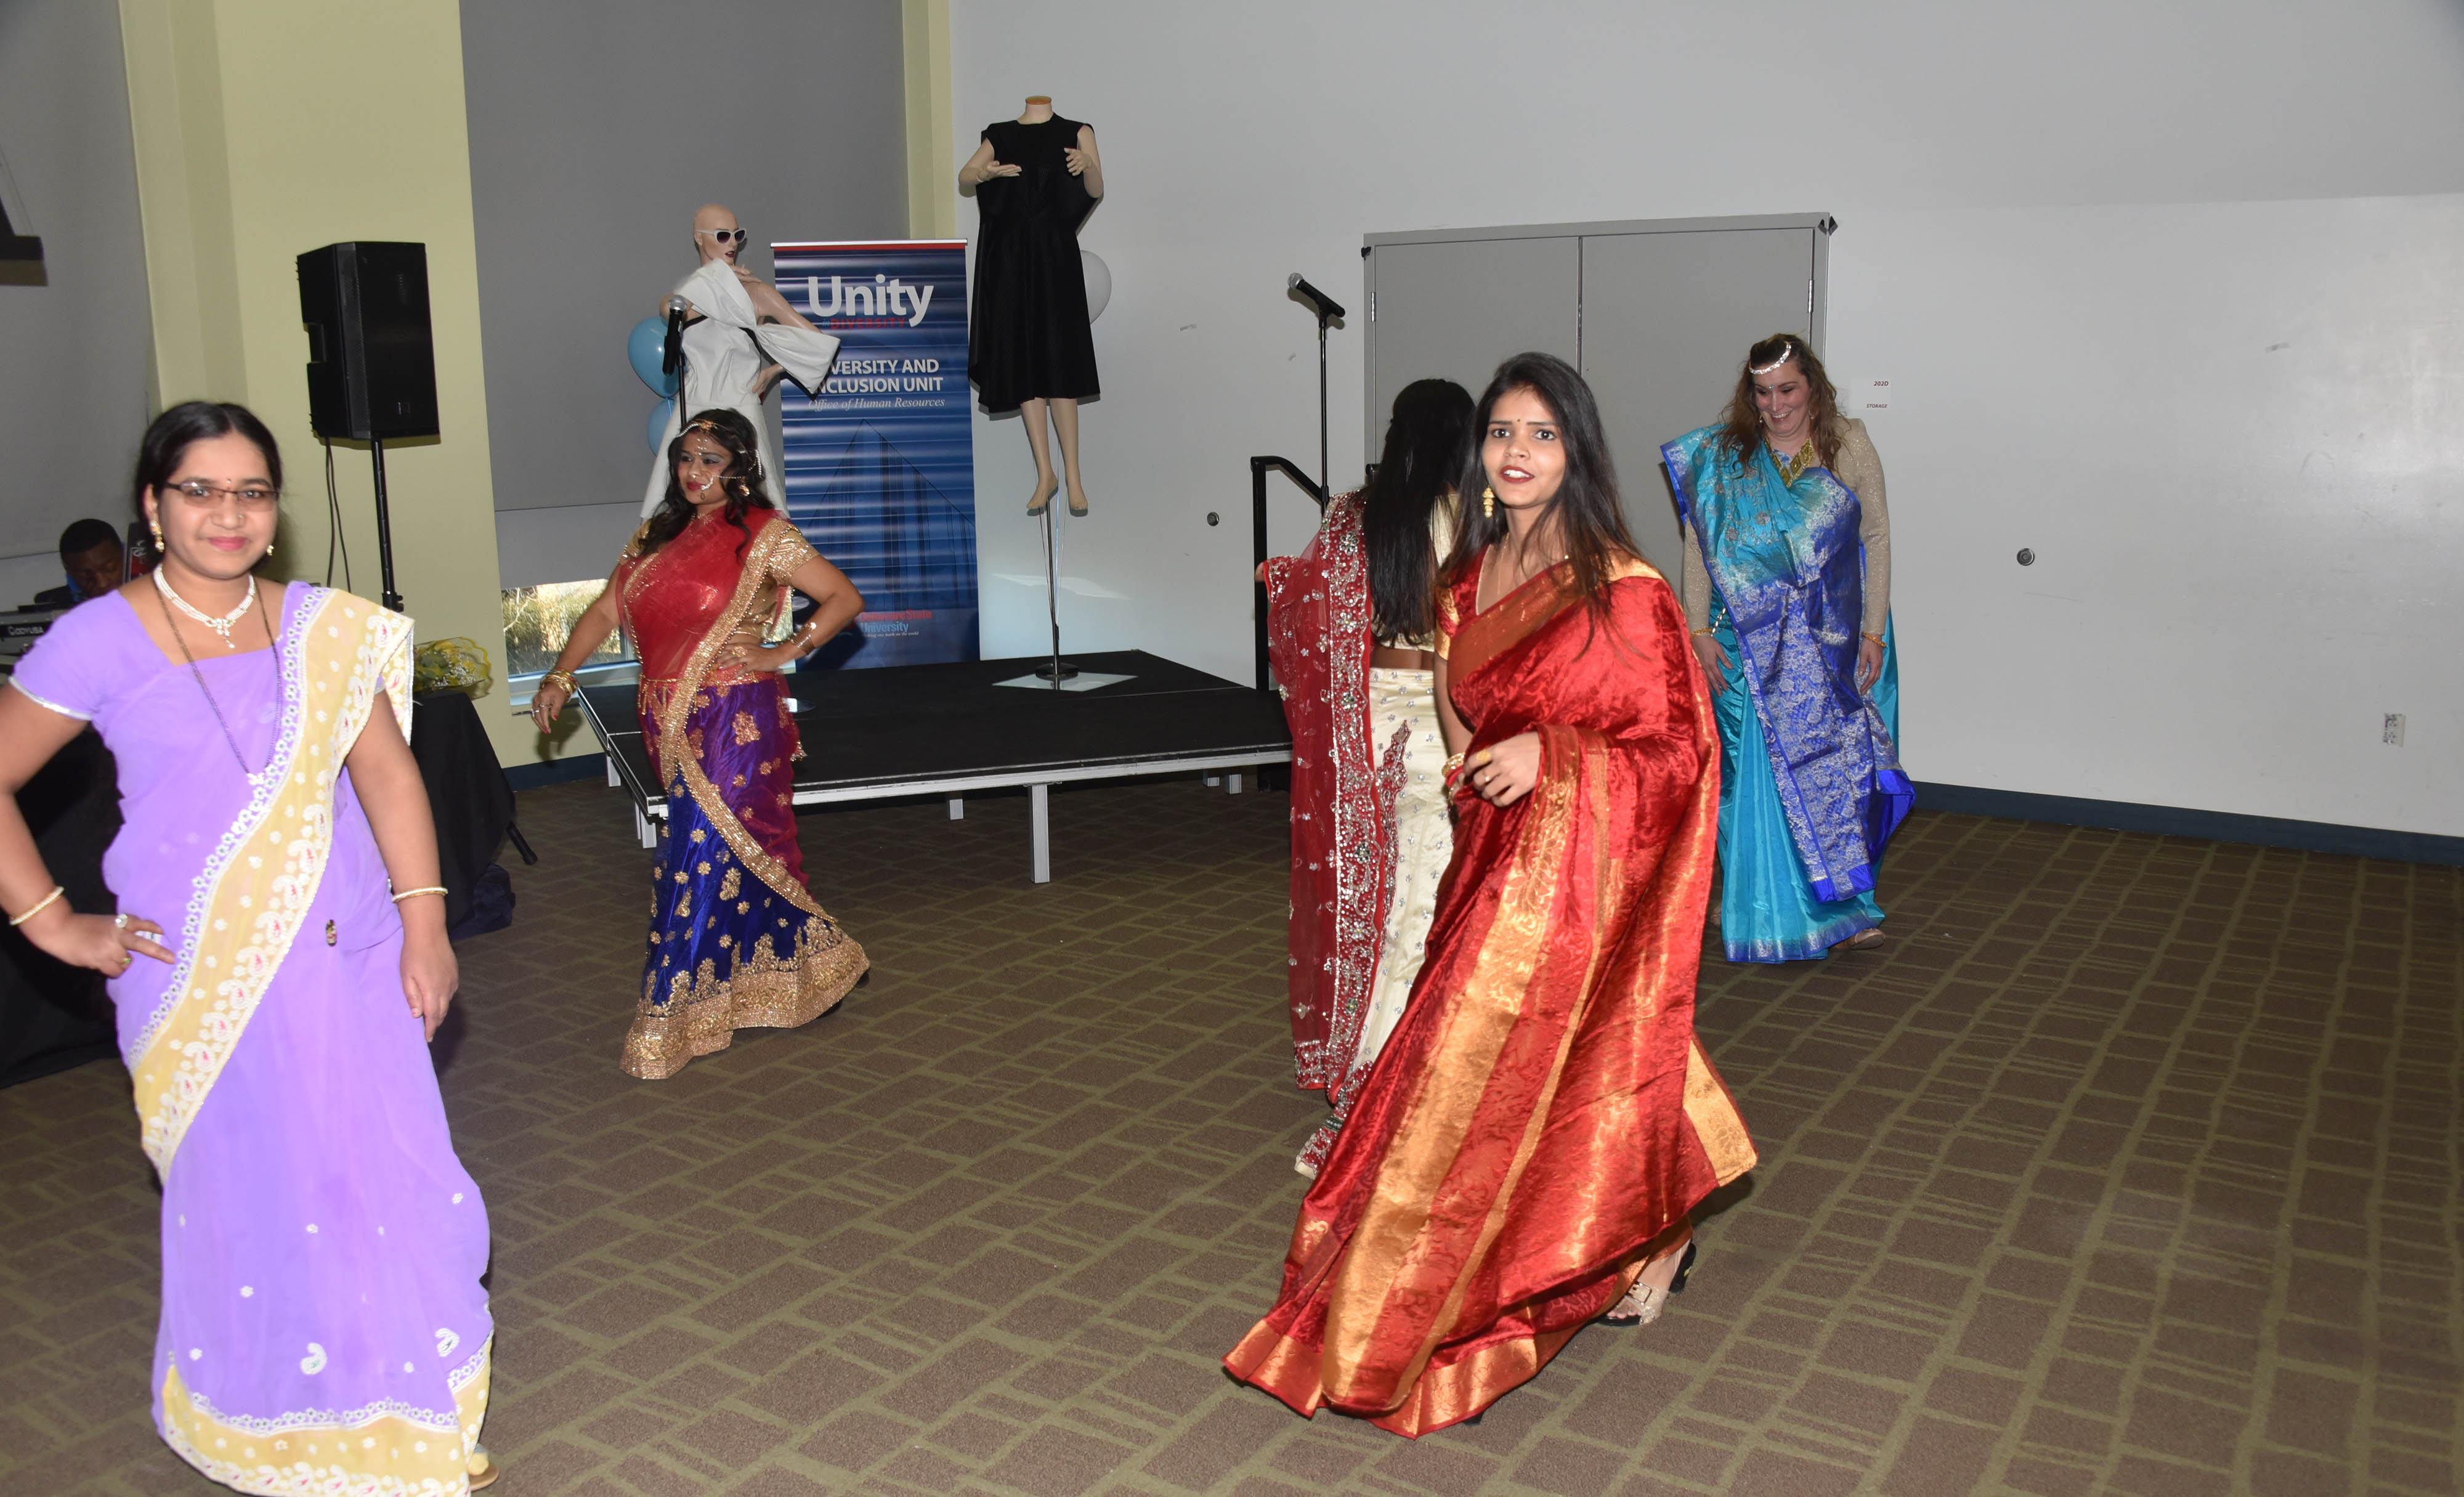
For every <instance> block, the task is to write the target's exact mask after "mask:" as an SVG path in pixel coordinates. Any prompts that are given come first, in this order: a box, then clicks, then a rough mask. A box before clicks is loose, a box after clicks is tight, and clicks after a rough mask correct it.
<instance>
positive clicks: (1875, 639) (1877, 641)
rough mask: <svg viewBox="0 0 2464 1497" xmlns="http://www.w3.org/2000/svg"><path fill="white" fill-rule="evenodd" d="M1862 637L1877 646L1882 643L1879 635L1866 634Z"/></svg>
mask: <svg viewBox="0 0 2464 1497" xmlns="http://www.w3.org/2000/svg"><path fill="white" fill-rule="evenodd" d="M1864 637H1865V638H1867V639H1870V640H1872V641H1873V642H1874V643H1875V644H1877V645H1879V644H1881V643H1882V636H1881V635H1880V634H1867V635H1866V636H1864Z"/></svg>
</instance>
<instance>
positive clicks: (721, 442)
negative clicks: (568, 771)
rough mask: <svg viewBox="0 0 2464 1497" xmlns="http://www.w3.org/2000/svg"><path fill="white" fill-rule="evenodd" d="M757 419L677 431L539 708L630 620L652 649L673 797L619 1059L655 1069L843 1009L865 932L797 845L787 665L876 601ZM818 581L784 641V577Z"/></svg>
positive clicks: (702, 421)
mask: <svg viewBox="0 0 2464 1497" xmlns="http://www.w3.org/2000/svg"><path fill="white" fill-rule="evenodd" d="M668 458H669V473H670V477H669V482H668V495H667V498H666V500H665V502H663V503H662V504H661V505H660V507H659V510H658V512H657V513H656V514H654V515H652V516H651V517H649V519H648V520H646V521H644V522H643V525H642V528H641V529H640V530H639V531H637V532H635V534H634V536H633V539H632V541H631V542H630V543H629V544H628V545H627V546H626V548H625V555H624V558H623V560H621V561H618V562H617V563H616V570H615V572H614V573H613V575H611V576H610V577H609V578H608V580H607V587H606V590H605V592H603V593H601V594H600V596H599V600H598V601H597V602H596V603H594V604H592V605H590V607H589V609H588V610H587V611H586V612H584V613H583V616H582V618H581V619H580V620H579V621H578V622H577V623H576V625H575V627H574V630H573V637H572V638H571V639H570V640H569V641H567V642H566V644H565V647H564V651H563V653H562V654H561V655H560V656H559V657H558V659H557V668H556V669H555V670H554V671H549V672H548V674H547V676H546V678H545V679H543V680H542V681H541V682H540V683H539V694H538V695H537V696H535V697H534V698H533V699H532V703H531V716H532V719H533V720H534V721H535V722H537V723H538V724H539V730H540V731H541V732H545V731H546V730H547V728H548V727H549V726H550V725H551V724H553V723H554V722H555V721H556V718H557V714H558V713H559V712H560V711H561V709H562V707H563V705H564V703H565V702H566V701H567V700H569V699H570V698H571V697H572V695H573V691H574V681H573V670H574V668H575V667H577V666H579V665H580V664H581V663H582V662H583V660H585V659H587V658H589V655H590V653H591V651H592V650H594V649H598V648H599V644H600V642H601V641H602V640H605V638H606V637H607V632H608V630H610V629H612V628H614V627H616V626H617V625H618V624H619V623H620V622H621V623H622V624H623V625H624V626H625V627H626V628H627V630H628V631H629V632H630V633H631V635H632V639H633V648H634V649H635V651H636V653H637V654H638V655H639V657H640V659H641V662H642V686H641V713H642V737H643V738H644V740H645V741H646V742H648V743H649V748H650V759H651V762H652V764H653V765H654V766H655V767H656V768H657V770H658V773H659V781H660V784H661V787H662V788H663V789H664V790H665V792H666V795H667V802H668V817H667V826H665V828H664V829H663V830H662V831H661V833H660V836H661V846H660V849H659V857H658V862H657V866H656V868H655V870H654V871H653V872H652V875H651V878H652V884H653V892H652V895H651V914H650V940H649V956H648V957H647V958H645V960H644V962H643V973H642V994H641V1000H640V1006H639V1007H638V1008H637V1009H636V1011H635V1014H634V1018H633V1028H632V1032H631V1033H629V1034H627V1036H626V1037H625V1056H624V1062H623V1064H624V1067H625V1069H626V1071H627V1072H628V1073H629V1074H631V1075H635V1076H639V1077H641V1078H643V1079H644V1080H646V1081H655V1080H658V1079H660V1078H662V1077H666V1076H672V1075H674V1074H675V1073H676V1072H677V1071H679V1070H682V1069H683V1068H685V1065H686V1064H687V1063H688V1062H690V1061H691V1060H692V1059H693V1057H694V1056H696V1055H708V1054H710V1053H711V1052H713V1051H715V1050H723V1049H725V1048H727V1046H728V1044H729V1042H730V1041H731V1040H732V1039H733V1038H734V1035H735V1031H736V1030H737V1028H738V1027H743V1026H757V1025H758V1026H767V1027H775V1028H793V1027H795V1026H796V1025H798V1024H804V1023H807V1022H808V1021H810V1020H813V1019H817V1018H819V1017H821V1015H823V1014H825V1013H826V1012H828V1011H829V1010H830V1009H831V1008H833V1007H836V1006H837V1004H838V1002H839V1001H840V1000H841V999H843V998H845V997H846V996H847V990H848V989H850V988H852V987H854V986H855V983H856V980H857V979H859V978H861V977H862V976H864V971H865V966H866V962H865V955H864V948H863V947H861V946H858V945H857V944H856V943H855V942H854V941H853V940H852V939H850V938H849V937H848V936H847V933H846V932H844V931H842V930H841V929H840V928H839V924H838V922H837V921H836V920H833V919H831V918H830V916H829V914H828V912H827V911H825V910H824V909H823V908H822V907H821V906H820V905H819V904H817V903H815V902H814V900H813V896H812V894H811V892H808V891H807V890H806V889H805V887H804V865H803V854H802V852H801V851H799V850H798V848H797V846H796V814H795V805H794V799H793V791H794V784H795V774H794V770H793V767H792V766H793V764H794V761H795V760H797V759H799V758H801V757H802V751H801V750H800V749H799V748H798V746H797V741H796V725H795V722H794V720H793V719H792V718H790V717H789V716H788V715H787V706H786V688H785V684H784V683H783V682H782V681H781V678H780V676H779V673H778V672H779V671H781V670H783V669H784V668H786V667H787V666H790V665H792V664H794V663H795V662H796V661H797V660H799V659H801V658H803V656H804V655H806V654H809V653H811V652H812V651H813V650H814V649H818V648H820V647H821V646H822V645H823V644H825V642H827V641H828V640H829V639H830V638H831V636H833V635H835V634H837V633H838V632H839V630H841V629H843V628H845V627H847V625H848V624H849V623H850V622H852V621H853V620H854V618H855V616H856V614H858V613H859V612H861V611H862V610H863V608H864V599H863V597H862V596H861V595H859V594H858V593H857V592H856V590H855V586H854V584H853V583H849V582H848V581H847V576H846V574H844V573H842V572H841V571H840V570H839V569H838V568H837V567H835V566H832V565H831V564H830V563H829V562H828V561H825V560H823V558H822V556H821V554H820V553H819V552H816V551H815V550H814V549H813V548H812V546H811V544H810V543H808V542H807V541H806V540H805V539H804V538H803V533H802V532H800V531H798V530H797V529H796V527H795V525H794V524H792V523H791V522H789V520H788V519H787V517H785V516H784V515H781V514H780V513H779V511H778V510H777V509H776V508H775V507H774V506H773V505H772V504H771V502H770V499H769V496H768V495H767V494H766V493H764V492H763V484H764V477H763V474H762V472H761V460H760V457H759V447H758V445H757V443H756V440H755V437H754V432H753V428H752V426H751V424H750V423H748V422H747V421H746V420H745V419H744V418H743V417H742V416H740V415H738V414H737V412H735V411H733V410H705V411H703V412H701V413H700V414H699V415H697V416H695V417H693V420H692V421H690V422H688V423H686V425H685V429H684V430H683V431H682V432H680V433H679V434H678V435H677V437H676V439H675V440H674V441H673V442H671V444H669V448H668ZM788 588H793V589H795V590H796V591H797V592H801V593H803V594H804V595H805V596H806V597H808V598H811V599H812V600H813V602H814V604H815V607H814V609H813V611H812V613H811V615H810V616H809V617H808V618H807V620H806V621H805V623H804V626H803V627H802V628H800V629H798V630H796V631H795V632H794V633H792V634H789V635H787V636H786V637H785V638H783V639H781V640H779V641H778V642H777V643H775V644H765V643H764V642H763V641H764V637H765V636H766V635H768V634H770V633H772V632H774V629H773V627H772V626H774V625H775V624H776V623H778V622H779V621H781V620H783V618H784V617H785V615H786V611H787V605H788V603H789V599H788V597H787V592H786V589H788Z"/></svg>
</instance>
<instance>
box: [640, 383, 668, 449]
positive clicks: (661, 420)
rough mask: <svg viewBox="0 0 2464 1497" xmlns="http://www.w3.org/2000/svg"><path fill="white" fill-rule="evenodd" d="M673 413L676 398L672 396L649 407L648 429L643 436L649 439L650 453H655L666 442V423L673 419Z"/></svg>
mask: <svg viewBox="0 0 2464 1497" xmlns="http://www.w3.org/2000/svg"><path fill="white" fill-rule="evenodd" d="M675 413H676V398H675V397H674V396H672V395H671V396H669V397H668V398H667V399H666V400H663V401H661V402H659V403H658V404H657V405H656V406H653V407H650V429H649V431H648V432H647V433H645V434H646V435H648V436H649V439H650V451H653V452H655V451H658V450H659V446H660V444H661V443H662V442H663V441H664V440H666V438H667V434H668V423H669V422H670V421H671V420H672V419H673V418H674V416H675Z"/></svg>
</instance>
